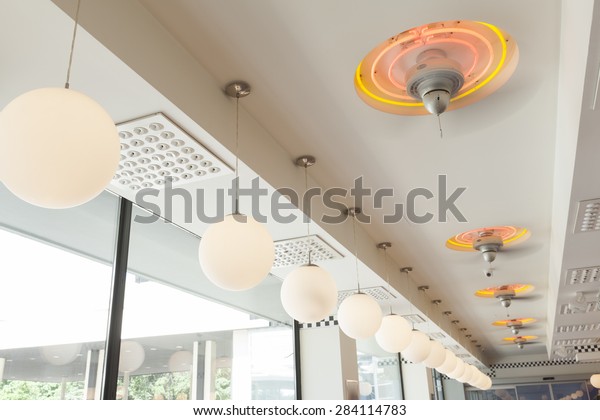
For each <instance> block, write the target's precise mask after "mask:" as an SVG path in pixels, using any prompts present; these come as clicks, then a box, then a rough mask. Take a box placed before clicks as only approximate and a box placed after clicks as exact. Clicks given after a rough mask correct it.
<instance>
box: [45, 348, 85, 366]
mask: <svg viewBox="0 0 600 420" xmlns="http://www.w3.org/2000/svg"><path fill="white" fill-rule="evenodd" d="M40 352H41V354H42V358H43V359H44V360H45V361H46V362H48V363H50V364H51V365H54V366H64V365H68V364H69V363H71V362H72V361H73V360H75V359H76V358H77V355H79V354H80V352H81V343H73V344H59V345H56V346H46V347H42V348H41V350H40Z"/></svg>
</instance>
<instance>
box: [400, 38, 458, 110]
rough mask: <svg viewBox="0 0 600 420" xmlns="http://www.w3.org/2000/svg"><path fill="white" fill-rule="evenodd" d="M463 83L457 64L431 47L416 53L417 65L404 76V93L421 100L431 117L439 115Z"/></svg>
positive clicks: (440, 51) (443, 53) (442, 52)
mask: <svg viewBox="0 0 600 420" xmlns="http://www.w3.org/2000/svg"><path fill="white" fill-rule="evenodd" d="M464 81H465V79H464V76H463V74H462V71H461V70H460V64H459V63H458V62H456V61H454V60H451V59H449V58H447V57H446V53H445V52H444V51H443V50H440V49H435V48H434V49H429V50H426V51H423V52H422V53H420V54H419V56H418V57H417V64H415V65H414V66H413V67H412V68H411V69H410V70H408V72H407V73H406V91H407V93H408V94H409V95H410V96H412V97H413V98H415V99H419V100H421V101H423V105H424V106H425V108H426V109H427V111H429V112H430V113H431V114H434V115H440V114H441V113H443V112H444V111H445V110H446V108H448V105H449V104H450V99H451V98H452V97H453V96H454V95H455V94H456V93H457V92H458V91H459V90H460V88H461V87H462V85H463V83H464Z"/></svg>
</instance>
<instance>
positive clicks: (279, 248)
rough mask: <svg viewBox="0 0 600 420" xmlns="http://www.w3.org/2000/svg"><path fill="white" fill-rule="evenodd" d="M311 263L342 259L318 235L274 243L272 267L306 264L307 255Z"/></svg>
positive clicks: (338, 253)
mask: <svg viewBox="0 0 600 420" xmlns="http://www.w3.org/2000/svg"><path fill="white" fill-rule="evenodd" d="M309 251H310V260H311V261H312V262H313V263H316V262H319V261H326V260H335V259H339V258H342V257H343V255H342V254H341V253H340V252H338V251H337V250H336V249H335V248H334V247H332V246H331V245H329V244H328V243H327V242H325V241H324V240H323V238H321V237H320V236H319V235H310V236H302V237H300V238H293V239H285V240H282V241H276V242H275V262H274V263H273V267H275V268H280V267H292V266H300V265H304V264H308V253H309Z"/></svg>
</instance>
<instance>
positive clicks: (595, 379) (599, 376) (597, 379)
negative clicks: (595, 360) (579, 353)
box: [590, 373, 600, 388]
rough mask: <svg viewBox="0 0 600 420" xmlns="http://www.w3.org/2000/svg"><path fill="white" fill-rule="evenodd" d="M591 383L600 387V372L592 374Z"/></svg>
mask: <svg viewBox="0 0 600 420" xmlns="http://www.w3.org/2000/svg"><path fill="white" fill-rule="evenodd" d="M590 383H591V384H592V386H593V387H595V388H600V373H596V374H595V375H592V377H591V378H590Z"/></svg>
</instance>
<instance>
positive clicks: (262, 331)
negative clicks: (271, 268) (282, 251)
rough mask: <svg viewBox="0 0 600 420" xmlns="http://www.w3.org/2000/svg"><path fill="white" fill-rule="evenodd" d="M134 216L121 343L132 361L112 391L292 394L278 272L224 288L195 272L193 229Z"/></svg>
mask: <svg viewBox="0 0 600 420" xmlns="http://www.w3.org/2000/svg"><path fill="white" fill-rule="evenodd" d="M133 216H134V219H133V220H134V221H133V223H132V232H131V242H130V247H129V275H128V280H127V287H126V296H125V311H124V318H123V331H122V343H127V344H122V350H121V355H122V356H123V357H125V358H126V359H128V357H129V356H131V362H132V363H131V365H130V366H122V367H121V369H120V379H119V381H120V383H119V394H118V398H120V399H193V400H196V399H236V400H239V399H244V400H249V399H293V398H295V391H294V386H295V381H294V356H293V352H294V349H293V334H292V330H291V328H290V326H289V325H290V323H291V320H290V319H289V318H288V317H287V315H284V314H285V312H284V311H283V308H282V307H281V303H280V299H279V289H280V287H281V281H280V280H279V279H276V278H274V277H271V276H269V277H268V278H267V279H265V280H264V281H263V282H262V283H261V284H260V285H259V286H257V287H255V288H254V289H251V290H248V291H245V292H229V291H225V290H222V289H220V288H218V287H216V286H214V285H213V284H212V283H211V282H210V281H209V280H207V279H206V277H205V276H204V274H203V273H202V270H201V268H200V264H199V262H198V245H199V238H198V237H197V236H195V235H193V234H191V233H190V232H188V231H186V230H183V229H181V228H179V227H177V226H176V225H173V224H170V223H166V222H164V221H162V220H161V221H157V222H154V223H143V219H141V218H140V217H143V216H147V214H146V213H145V212H144V211H143V210H141V209H139V208H137V207H134V213H133ZM136 216H138V217H137V218H136ZM125 345H127V346H131V350H130V353H126V349H125V347H124V346H125ZM140 349H141V350H140ZM134 356H135V357H134ZM133 362H136V363H133ZM126 364H127V363H126Z"/></svg>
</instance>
